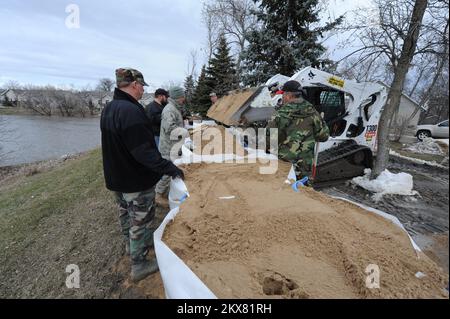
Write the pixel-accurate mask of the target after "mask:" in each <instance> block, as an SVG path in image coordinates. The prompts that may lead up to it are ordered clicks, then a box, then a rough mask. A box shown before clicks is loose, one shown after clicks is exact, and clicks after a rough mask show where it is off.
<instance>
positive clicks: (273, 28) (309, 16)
mask: <svg viewBox="0 0 450 319" xmlns="http://www.w3.org/2000/svg"><path fill="white" fill-rule="evenodd" d="M318 3H319V0H308V1H304V0H287V1H277V0H262V1H261V4H260V5H259V11H258V12H257V17H258V21H259V25H261V28H259V29H257V30H254V31H252V32H250V33H249V35H248V41H249V45H248V47H247V48H246V49H245V50H244V51H243V52H242V59H243V69H242V72H243V81H244V84H246V85H252V86H255V85H258V84H260V83H263V82H265V81H267V79H268V78H270V77H271V76H273V75H275V74H277V73H281V74H283V75H287V76H292V75H293V74H294V73H295V72H296V71H298V70H299V69H300V68H302V67H306V66H310V65H312V66H319V65H322V66H323V65H324V64H326V63H329V62H331V61H329V60H325V61H320V56H321V55H322V53H323V52H324V51H325V48H324V47H323V46H322V45H321V44H320V43H319V42H318V39H319V38H320V37H321V36H322V34H323V32H326V31H329V30H331V29H333V28H334V27H335V26H337V25H339V24H340V23H341V22H342V19H343V18H342V17H339V18H338V19H336V20H335V21H333V22H330V23H327V24H326V25H325V26H323V27H319V28H316V29H311V25H312V24H314V23H317V22H318V21H319V11H318V7H317V6H318Z"/></svg>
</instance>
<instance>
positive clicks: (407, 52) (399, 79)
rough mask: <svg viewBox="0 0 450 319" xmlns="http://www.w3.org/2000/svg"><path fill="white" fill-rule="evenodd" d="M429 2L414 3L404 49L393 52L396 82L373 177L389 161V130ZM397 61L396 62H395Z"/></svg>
mask: <svg viewBox="0 0 450 319" xmlns="http://www.w3.org/2000/svg"><path fill="white" fill-rule="evenodd" d="M427 4H428V1H427V0H416V1H415V3H414V8H413V11H412V14H411V19H410V22H409V27H408V32H407V33H406V34H405V35H404V37H402V40H403V47H402V50H401V52H400V55H399V56H398V59H397V55H395V54H394V53H393V52H392V62H395V64H394V65H395V67H394V80H393V81H392V84H391V89H390V91H389V94H388V98H387V102H386V106H385V108H384V110H383V113H382V114H381V118H380V123H379V126H378V137H377V141H378V153H377V161H376V163H375V167H374V170H373V172H372V177H378V175H379V174H381V172H383V171H384V170H385V169H386V167H387V164H388V161H389V138H388V136H389V128H390V120H391V118H392V116H393V114H394V112H395V110H396V109H398V107H399V105H400V98H401V95H402V91H403V86H404V82H405V78H406V74H407V73H408V69H409V67H410V63H411V60H412V58H413V57H414V53H415V51H416V45H417V40H418V38H419V34H420V27H421V24H422V19H423V16H424V14H425V9H426V8H427ZM382 26H383V27H386V30H387V31H388V32H391V31H390V30H389V29H390V27H389V25H384V24H382ZM394 59H395V60H394Z"/></svg>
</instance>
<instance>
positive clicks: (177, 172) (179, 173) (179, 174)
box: [171, 167, 184, 180]
mask: <svg viewBox="0 0 450 319" xmlns="http://www.w3.org/2000/svg"><path fill="white" fill-rule="evenodd" d="M171 177H172V178H173V179H175V178H177V177H179V178H181V179H182V180H184V172H183V171H182V170H181V169H179V168H178V167H175V169H174V172H173V173H172V175H171Z"/></svg>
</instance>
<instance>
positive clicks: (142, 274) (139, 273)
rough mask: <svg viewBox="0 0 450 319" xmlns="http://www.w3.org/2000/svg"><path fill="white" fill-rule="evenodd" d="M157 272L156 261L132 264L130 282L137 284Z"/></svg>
mask: <svg viewBox="0 0 450 319" xmlns="http://www.w3.org/2000/svg"><path fill="white" fill-rule="evenodd" d="M158 270H159V268H158V262H157V261H156V259H152V260H143V261H142V262H140V263H136V264H132V265H131V280H132V281H133V282H138V281H140V280H142V279H144V278H146V277H147V276H149V275H151V274H153V273H155V272H157V271H158Z"/></svg>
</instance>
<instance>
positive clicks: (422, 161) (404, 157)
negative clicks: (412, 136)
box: [389, 150, 448, 170]
mask: <svg viewBox="0 0 450 319" xmlns="http://www.w3.org/2000/svg"><path fill="white" fill-rule="evenodd" d="M389 155H392V156H396V157H399V158H403V159H406V160H408V161H410V162H413V163H416V164H422V165H429V166H435V167H439V168H442V169H445V170H447V169H448V167H447V166H444V165H441V164H438V163H436V161H432V162H429V161H424V160H421V159H418V158H414V157H408V156H404V155H402V154H399V153H397V152H396V151H394V150H390V151H389Z"/></svg>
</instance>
